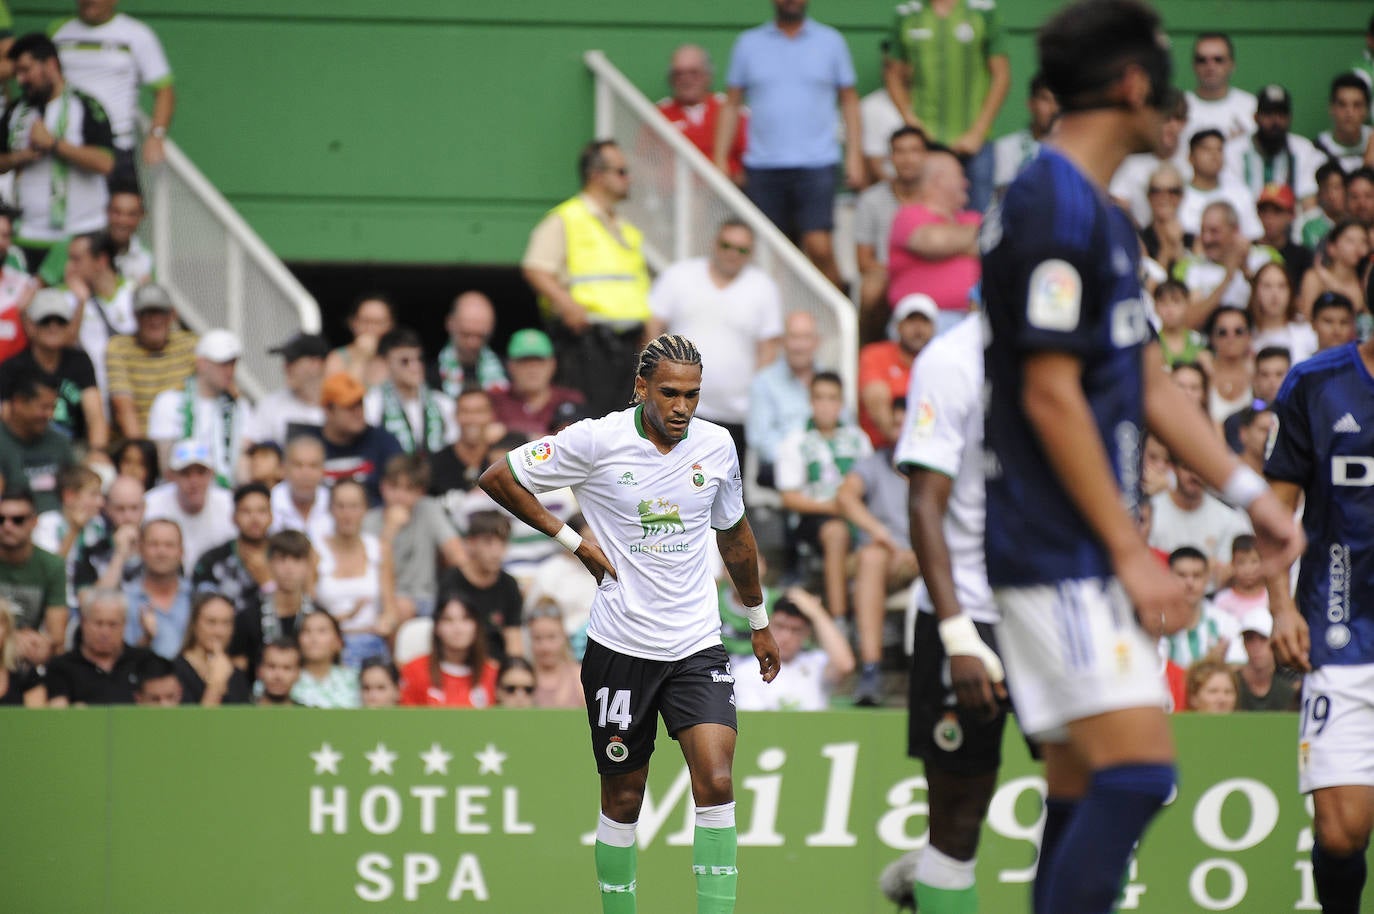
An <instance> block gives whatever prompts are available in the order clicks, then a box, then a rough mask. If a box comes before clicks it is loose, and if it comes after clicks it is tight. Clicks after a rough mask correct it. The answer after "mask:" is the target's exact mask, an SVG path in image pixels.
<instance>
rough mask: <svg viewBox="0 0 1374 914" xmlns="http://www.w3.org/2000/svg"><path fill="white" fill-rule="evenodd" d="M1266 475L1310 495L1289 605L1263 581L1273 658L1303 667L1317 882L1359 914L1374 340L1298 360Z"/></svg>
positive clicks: (1369, 647) (1364, 822)
mask: <svg viewBox="0 0 1374 914" xmlns="http://www.w3.org/2000/svg"><path fill="white" fill-rule="evenodd" d="M1274 415H1275V417H1276V418H1277V419H1278V423H1277V426H1276V429H1275V431H1274V433H1273V435H1272V437H1271V438H1270V441H1271V442H1272V444H1271V445H1270V448H1271V449H1270V452H1269V458H1268V460H1267V461H1266V463H1265V465H1264V472H1265V474H1266V475H1267V476H1268V477H1269V478H1270V480H1272V482H1273V486H1274V491H1275V492H1276V493H1277V494H1278V496H1279V499H1280V500H1281V501H1282V502H1284V504H1286V505H1287V506H1289V507H1290V508H1296V507H1297V505H1298V500H1299V496H1305V497H1306V500H1305V503H1304V507H1303V518H1302V522H1303V527H1304V528H1305V529H1306V531H1307V538H1308V543H1309V545H1308V549H1307V553H1306V554H1305V555H1304V556H1303V558H1302V563H1301V566H1300V568H1299V570H1298V587H1297V594H1296V604H1295V601H1294V596H1293V591H1292V589H1291V588H1290V586H1289V574H1288V569H1287V568H1284V569H1283V571H1281V572H1280V573H1278V574H1276V575H1274V576H1272V577H1271V578H1270V580H1269V610H1270V612H1271V613H1273V616H1274V632H1273V643H1274V655H1275V657H1276V658H1277V659H1278V661H1279V662H1280V663H1282V664H1284V665H1285V666H1291V667H1294V668H1296V669H1300V670H1303V671H1304V672H1305V673H1306V676H1305V677H1304V678H1303V686H1302V699H1303V700H1302V722H1301V724H1300V729H1299V731H1298V787H1299V789H1301V790H1302V792H1303V793H1310V794H1311V795H1312V807H1313V812H1314V815H1313V821H1312V826H1313V828H1312V830H1313V833H1314V838H1315V840H1314V841H1313V843H1312V880H1313V882H1314V883H1315V887H1316V890H1317V900H1318V901H1320V902H1321V906H1322V911H1323V912H1324V914H1356V912H1357V911H1360V910H1368V908H1361V907H1360V896H1361V894H1362V893H1363V890H1364V883H1365V879H1366V863H1365V853H1366V850H1367V849H1368V847H1369V834H1370V831H1371V825H1374V341H1370V342H1365V343H1360V344H1356V343H1349V344H1347V345H1344V346H1338V347H1336V348H1334V349H1328V350H1326V351H1324V352H1320V353H1318V354H1317V355H1314V356H1312V357H1311V358H1310V359H1307V360H1305V361H1303V362H1302V363H1300V364H1298V365H1295V366H1293V370H1292V371H1290V372H1289V374H1288V377H1287V378H1285V379H1284V382H1283V387H1282V388H1280V389H1279V394H1278V396H1277V397H1276V398H1275V400H1274Z"/></svg>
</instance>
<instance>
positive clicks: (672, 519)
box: [639, 498, 687, 539]
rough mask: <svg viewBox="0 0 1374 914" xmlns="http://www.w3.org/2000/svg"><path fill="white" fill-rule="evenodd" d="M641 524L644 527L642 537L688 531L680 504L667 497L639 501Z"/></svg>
mask: <svg viewBox="0 0 1374 914" xmlns="http://www.w3.org/2000/svg"><path fill="white" fill-rule="evenodd" d="M639 525H640V526H641V527H643V528H644V535H643V536H641V537H640V539H646V538H647V537H649V536H651V535H656V534H661V533H686V532H687V527H686V525H685V524H683V523H682V515H681V514H680V513H679V511H678V506H677V505H674V504H671V503H669V501H668V499H666V498H655V499H654V500H653V501H641V502H640V503H639Z"/></svg>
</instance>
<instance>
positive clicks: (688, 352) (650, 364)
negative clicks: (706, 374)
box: [630, 333, 701, 405]
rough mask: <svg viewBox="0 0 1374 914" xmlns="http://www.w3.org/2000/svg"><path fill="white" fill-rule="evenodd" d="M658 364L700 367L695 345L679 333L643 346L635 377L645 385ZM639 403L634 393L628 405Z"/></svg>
mask: <svg viewBox="0 0 1374 914" xmlns="http://www.w3.org/2000/svg"><path fill="white" fill-rule="evenodd" d="M659 362H678V363H680V364H682V365H700V364H701V353H700V352H698V351H697V347H696V345H695V344H694V343H693V342H692V341H691V340H689V339H687V337H685V336H682V335H681V334H679V333H665V334H663V335H661V336H659V337H658V338H656V339H655V340H654V341H653V342H651V343H649V345H647V346H645V347H644V351H643V352H641V353H640V354H639V365H638V367H636V368H635V377H637V378H643V379H644V381H645V383H647V382H648V381H649V379H650V378H652V377H653V376H654V370H655V369H656V368H658V363H659ZM639 402H641V397H640V396H639V393H638V392H636V393H635V395H634V397H633V398H632V399H631V400H630V403H631V404H632V405H633V404H635V403H639Z"/></svg>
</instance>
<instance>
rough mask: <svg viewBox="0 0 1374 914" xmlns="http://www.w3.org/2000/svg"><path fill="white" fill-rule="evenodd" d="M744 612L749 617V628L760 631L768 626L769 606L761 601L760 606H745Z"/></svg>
mask: <svg viewBox="0 0 1374 914" xmlns="http://www.w3.org/2000/svg"><path fill="white" fill-rule="evenodd" d="M744 614H745V615H746V616H748V617H749V628H751V629H752V630H754V631H758V630H759V629H761V628H767V627H768V607H766V606H764V605H763V604H762V603H760V604H759V605H758V606H746V607H744Z"/></svg>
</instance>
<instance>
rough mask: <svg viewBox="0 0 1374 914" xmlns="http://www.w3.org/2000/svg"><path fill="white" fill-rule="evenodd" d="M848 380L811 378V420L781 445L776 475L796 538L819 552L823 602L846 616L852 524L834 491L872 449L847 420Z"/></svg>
mask: <svg viewBox="0 0 1374 914" xmlns="http://www.w3.org/2000/svg"><path fill="white" fill-rule="evenodd" d="M843 415H844V384H843V383H842V382H841V381H840V377H839V375H836V374H834V373H833V372H829V371H821V372H817V374H816V375H815V377H813V378H812V379H811V421H810V422H808V423H807V427H806V428H804V429H799V430H797V431H795V432H793V433H792V434H790V435H788V436H787V437H786V438H784V439H783V440H782V443H781V444H779V445H778V454H777V461H776V463H775V465H774V478H775V481H776V482H777V486H778V492H779V493H780V494H781V495H782V506H783V507H784V508H786V509H787V510H788V511H790V512H792V515H793V516H792V518H791V519H790V522H791V526H792V531H791V535H792V538H793V539H792V542H793V544H794V545H803V544H804V545H806V546H809V547H810V548H812V549H814V550H816V551H818V552H819V553H820V554H821V558H822V564H823V568H824V579H825V605H826V607H827V608H828V609H829V610H830V612H831V614H832V615H835V616H844V615H847V610H848V607H849V577H848V575H847V574H846V573H845V564H846V562H847V561H848V559H849V546H850V532H849V523H848V522H847V521H846V520H845V519H844V518H843V517H841V516H840V508H839V504H838V503H837V502H836V501H835V493H836V492H838V491H839V488H840V483H841V482H843V481H844V475H845V474H846V473H848V472H849V469H850V467H852V466H853V465H854V463H855V462H856V461H858V460H859V459H861V458H863V457H867V456H868V455H869V454H871V453H873V446H872V445H871V444H870V443H869V441H868V436H867V435H865V434H864V433H863V431H862V430H860V429H859V427H858V426H855V425H850V424H849V423H847V422H844V421H843Z"/></svg>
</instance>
